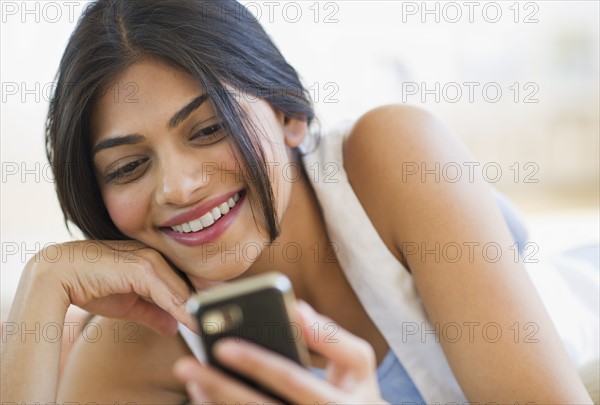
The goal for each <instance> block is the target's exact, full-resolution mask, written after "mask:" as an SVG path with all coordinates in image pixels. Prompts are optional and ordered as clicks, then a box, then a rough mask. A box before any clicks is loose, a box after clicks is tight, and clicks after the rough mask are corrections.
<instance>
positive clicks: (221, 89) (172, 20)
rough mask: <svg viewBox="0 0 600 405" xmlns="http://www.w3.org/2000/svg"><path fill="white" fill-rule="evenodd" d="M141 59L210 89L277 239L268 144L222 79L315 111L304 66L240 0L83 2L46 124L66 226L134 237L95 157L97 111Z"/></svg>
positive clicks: (291, 110)
mask: <svg viewBox="0 0 600 405" xmlns="http://www.w3.org/2000/svg"><path fill="white" fill-rule="evenodd" d="M142 58H155V59H158V60H161V61H164V62H166V63H169V64H170V65H172V66H175V67H178V68H180V69H182V70H184V71H186V72H188V73H190V74H191V75H192V76H193V77H194V78H195V79H196V80H197V81H198V83H199V84H200V85H201V86H202V87H203V88H204V89H205V91H206V92H207V93H208V94H209V96H210V98H209V100H210V101H211V102H212V103H213V106H214V108H215V110H216V112H217V115H218V116H219V118H220V119H221V120H222V121H223V122H224V123H225V127H226V128H227V133H228V136H229V138H230V140H231V141H232V144H233V146H234V148H235V150H236V151H237V153H236V155H239V157H240V159H241V160H242V161H241V162H240V166H241V167H242V168H243V172H244V176H245V177H246V180H247V181H248V185H249V188H248V191H249V194H250V197H251V199H250V201H256V202H257V204H258V206H259V207H260V208H261V210H260V213H259V214H260V216H261V220H262V222H263V224H264V225H265V227H266V229H267V232H268V234H269V237H270V239H271V241H272V240H273V239H275V238H276V237H277V235H278V234H279V223H278V221H277V216H276V211H275V204H274V196H273V190H272V187H271V183H270V180H269V175H268V168H267V163H266V162H265V158H264V153H263V151H262V149H261V148H260V146H259V144H258V140H257V137H256V133H254V131H252V129H251V128H250V127H249V125H248V122H249V121H248V119H247V117H246V116H245V115H244V113H243V111H242V110H241V108H240V106H239V104H238V103H237V102H236V101H235V100H234V98H233V96H232V95H231V94H229V92H228V91H227V90H226V87H225V84H227V85H229V86H231V87H233V88H234V89H237V90H240V91H243V92H245V93H247V94H248V95H251V96H253V97H259V98H261V99H263V100H266V101H267V102H268V103H269V104H271V106H273V107H274V108H276V109H277V110H279V111H281V112H282V113H284V114H285V115H286V116H287V117H295V118H305V119H306V120H307V121H308V123H309V124H310V122H311V121H312V120H313V118H314V112H313V109H312V105H311V102H310V96H309V95H308V92H307V91H306V89H305V88H304V87H303V86H302V84H301V82H300V79H299V77H298V74H297V72H296V71H295V70H294V68H293V67H292V66H290V65H289V64H288V63H287V62H286V61H285V59H284V58H283V56H282V55H281V53H280V52H279V50H278V49H277V48H276V46H275V45H274V44H273V42H272V41H271V39H270V38H269V37H268V35H267V34H266V33H265V31H264V30H263V28H262V27H261V25H260V24H259V22H258V21H257V20H256V19H255V18H254V17H253V16H252V15H251V14H250V13H249V12H248V10H246V9H245V8H244V7H243V6H242V5H240V4H238V3H237V2H236V1H233V0H213V1H204V0H98V1H96V2H94V3H92V4H90V5H89V6H88V7H87V8H86V9H85V10H84V12H83V15H82V16H81V18H80V20H79V22H78V24H77V27H76V28H75V31H74V32H73V34H72V35H71V38H70V39H69V42H68V44H67V47H66V50H65V52H64V54H63V57H62V60H61V62H60V66H59V70H58V73H57V79H56V80H57V86H56V90H55V93H54V94H53V97H52V100H51V103H50V110H49V113H48V121H47V126H46V150H47V154H48V159H49V161H50V164H51V166H52V170H53V172H54V176H55V178H56V190H57V193H58V198H59V201H60V205H61V207H62V210H63V214H64V216H65V222H66V223H67V225H68V223H69V222H72V223H74V224H75V225H76V226H77V227H79V228H80V229H81V230H82V232H83V233H84V235H85V236H86V237H87V238H90V239H128V238H127V237H126V236H125V235H123V234H122V233H121V232H120V231H119V230H118V229H117V227H116V226H115V225H114V223H113V222H112V220H111V219H110V217H109V215H108V211H107V210H106V207H105V206H104V203H103V201H102V197H101V194H100V189H99V187H98V184H97V181H96V177H95V173H94V167H93V163H92V158H91V145H90V136H89V131H90V129H89V128H90V114H91V110H92V108H93V105H94V102H95V101H96V100H97V99H98V97H99V96H100V95H101V93H102V91H105V90H104V89H105V88H106V86H108V85H109V83H110V82H111V80H112V79H114V78H115V76H116V75H117V74H118V73H119V72H121V71H122V70H123V69H125V68H126V67H128V66H130V65H131V64H133V63H134V62H136V61H139V60H141V59H142ZM232 134H235V135H232ZM253 212H254V210H253Z"/></svg>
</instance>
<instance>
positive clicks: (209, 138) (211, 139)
mask: <svg viewBox="0 0 600 405" xmlns="http://www.w3.org/2000/svg"><path fill="white" fill-rule="evenodd" d="M222 129H223V124H222V123H220V122H219V123H217V124H214V125H211V126H209V127H206V128H204V129H202V130H200V131H198V132H197V133H196V134H195V135H193V136H192V137H191V138H190V141H193V140H198V139H201V138H204V139H203V140H202V142H199V143H201V145H202V146H207V145H212V144H214V143H217V142H218V141H220V140H221V139H222V138H223V137H224V136H225V135H224V134H223V133H221V131H222ZM146 161H148V158H143V159H138V160H134V161H132V162H129V163H126V164H125V165H123V166H122V167H118V168H117V169H116V170H114V171H112V172H110V173H108V174H107V175H106V176H105V181H106V183H112V182H115V183H119V184H123V183H127V182H130V181H133V180H129V181H128V179H130V178H131V177H134V176H135V174H136V171H137V170H138V169H139V168H140V166H141V165H142V164H144V163H145V162H146Z"/></svg>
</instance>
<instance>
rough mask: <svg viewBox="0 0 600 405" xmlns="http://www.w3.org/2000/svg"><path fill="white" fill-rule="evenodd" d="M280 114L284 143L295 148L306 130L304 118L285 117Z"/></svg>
mask: <svg viewBox="0 0 600 405" xmlns="http://www.w3.org/2000/svg"><path fill="white" fill-rule="evenodd" d="M281 116H282V117H283V120H282V121H283V122H282V126H283V135H284V137H285V144H286V145H287V146H289V147H290V148H297V147H298V146H299V145H300V144H301V143H302V141H303V140H304V137H305V136H306V133H307V132H308V124H307V123H306V118H292V117H287V116H285V115H283V113H282V114H281Z"/></svg>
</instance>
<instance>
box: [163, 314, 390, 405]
mask: <svg viewBox="0 0 600 405" xmlns="http://www.w3.org/2000/svg"><path fill="white" fill-rule="evenodd" d="M298 313H299V318H300V326H301V330H302V333H303V334H304V336H305V337H306V339H305V340H306V342H307V344H308V347H309V348H310V349H312V350H314V351H315V352H317V353H319V354H321V355H322V356H324V357H325V358H326V359H327V360H328V365H327V372H326V379H325V381H323V380H321V379H320V378H318V377H316V376H314V375H313V374H311V373H310V372H309V371H308V370H306V369H304V368H302V367H301V366H299V365H297V364H296V363H294V362H292V361H290V360H288V359H286V358H284V357H282V356H280V355H278V354H275V353H272V352H270V351H268V350H266V349H264V348H261V347H259V346H257V345H254V344H252V343H250V342H246V341H237V342H234V341H225V342H223V343H219V344H218V345H216V346H215V351H216V352H215V354H216V356H217V357H218V358H219V360H220V361H221V362H222V363H223V364H224V365H227V366H228V367H229V368H231V369H233V370H235V371H237V372H239V373H241V374H244V375H247V376H248V377H250V378H252V379H253V380H255V381H257V382H259V383H260V384H262V385H264V386H265V387H267V388H268V389H270V390H272V391H273V392H275V393H277V394H278V395H280V396H281V397H282V398H285V399H286V400H288V401H290V402H292V403H299V404H308V403H310V404H315V403H328V402H333V403H342V404H343V403H346V404H347V403H355V404H357V403H366V404H367V403H368V404H376V403H385V401H383V400H382V399H381V396H380V392H379V386H378V384H377V379H376V374H375V368H376V364H375V355H374V353H373V349H372V348H371V346H370V345H369V344H368V343H367V342H366V341H364V340H363V339H360V338H358V337H356V336H354V335H352V334H351V333H349V332H347V331H345V330H343V329H341V328H340V329H339V331H338V332H337V333H336V335H335V339H336V342H331V341H324V340H323V339H322V338H317V339H313V338H311V337H313V336H315V335H314V325H318V327H319V335H317V337H318V336H321V337H323V336H327V335H328V334H329V333H330V332H329V331H330V330H329V331H326V330H325V327H326V326H327V325H330V324H331V322H332V321H331V320H330V319H328V318H326V317H324V316H322V315H319V314H317V313H316V312H315V311H314V310H313V309H312V308H310V307H309V306H308V304H306V303H304V302H300V303H299V305H298ZM311 325H313V330H312V331H311V330H310V329H309V326H311ZM174 372H175V375H176V376H177V377H178V378H180V379H181V380H182V381H183V382H184V383H185V384H186V387H187V390H188V393H189V395H190V399H191V400H192V401H195V402H197V403H202V402H205V401H216V402H219V403H221V402H225V403H252V402H254V403H266V402H273V400H272V399H269V398H267V397H266V396H265V395H264V394H262V393H259V392H257V391H255V390H253V389H252V388H250V387H249V386H247V385H245V384H243V383H241V382H238V381H237V380H235V379H233V378H231V377H229V376H228V375H226V374H224V373H222V372H220V371H219V370H217V369H215V368H213V367H210V366H203V365H201V364H200V363H199V362H198V361H197V360H195V359H194V358H191V357H186V358H183V359H180V360H179V361H178V362H177V363H176V364H175V367H174Z"/></svg>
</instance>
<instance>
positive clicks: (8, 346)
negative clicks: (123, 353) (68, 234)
mask: <svg viewBox="0 0 600 405" xmlns="http://www.w3.org/2000/svg"><path fill="white" fill-rule="evenodd" d="M90 243H95V244H97V248H98V249H99V250H100V252H101V253H102V254H101V258H102V259H101V260H99V261H94V262H93V263H90V262H88V261H85V260H78V259H77V258H82V257H84V256H83V255H82V254H81V250H80V249H82V246H84V245H83V244H77V243H68V244H63V245H59V248H62V249H64V251H65V252H67V251H68V252H69V254H65V255H62V256H61V259H60V260H58V261H56V262H52V263H48V262H45V261H44V260H43V257H45V255H43V254H38V255H36V256H35V257H34V258H33V259H31V260H30V261H29V262H28V264H27V266H26V268H25V270H24V271H23V274H22V276H21V281H20V283H19V287H18V289H17V293H16V298H15V301H14V303H13V305H12V308H11V312H10V314H9V319H8V322H7V323H6V324H5V326H6V327H5V328H4V334H3V342H4V343H3V345H2V387H1V390H2V391H1V392H2V401H3V402H14V403H36V402H37V403H49V402H54V401H56V398H57V386H58V374H59V366H60V349H61V340H60V339H55V338H54V335H52V336H50V334H46V333H42V336H41V338H39V339H36V336H35V334H34V335H33V336H31V334H25V333H24V332H23V331H24V330H35V329H36V328H37V329H38V330H49V328H53V329H54V330H56V331H58V332H60V331H62V329H63V325H64V318H65V314H66V311H67V308H68V307H69V305H71V304H74V305H78V306H80V307H82V308H84V309H86V310H88V311H90V312H92V313H97V314H102V315H105V316H108V317H113V318H121V319H129V320H134V321H138V322H141V323H144V324H146V325H149V326H151V327H152V328H154V329H155V330H156V331H159V332H161V333H163V334H165V335H167V336H174V335H175V334H176V332H177V321H180V322H183V323H185V324H187V325H189V326H190V327H192V328H193V327H194V322H193V319H192V318H191V316H190V315H189V314H187V313H186V311H185V308H184V303H185V300H186V299H187V297H188V296H189V291H188V287H187V285H186V284H185V282H184V281H183V280H182V279H181V278H179V276H177V275H176V274H175V272H174V271H173V270H172V269H171V268H170V267H169V266H168V265H167V263H166V262H165V261H164V260H163V259H162V256H160V254H158V252H156V251H154V250H152V249H148V248H146V247H145V246H141V245H139V244H138V246H137V247H136V250H135V255H134V256H131V254H130V253H131V252H125V253H124V255H125V256H121V255H120V254H119V255H115V254H116V253H115V251H114V249H112V248H110V247H109V246H108V245H109V244H110V243H112V242H105V243H100V242H90V241H86V242H85V246H88V245H89V244H90ZM132 243H134V242H132ZM52 257H54V256H52ZM73 258H76V259H75V260H73ZM142 297H144V298H145V299H142ZM11 325H16V326H17V327H18V328H20V332H19V333H12V332H14V330H11ZM106 355H107V354H106V353H105V356H106ZM82 361H84V360H82ZM109 371H110V370H109Z"/></svg>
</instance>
